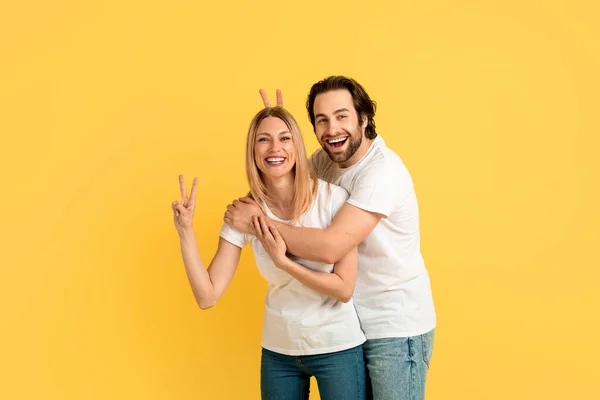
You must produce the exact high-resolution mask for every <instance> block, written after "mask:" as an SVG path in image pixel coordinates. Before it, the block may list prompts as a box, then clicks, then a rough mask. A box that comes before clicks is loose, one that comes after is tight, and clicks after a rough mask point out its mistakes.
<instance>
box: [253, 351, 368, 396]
mask: <svg viewBox="0 0 600 400" xmlns="http://www.w3.org/2000/svg"><path fill="white" fill-rule="evenodd" d="M365 374H366V369H365V364H364V355H363V349H362V346H357V347H354V348H351V349H348V350H343V351H337V352H334V353H326V354H317V355H311V356H287V355H284V354H279V353H274V352H272V351H269V350H266V349H263V350H262V358H261V366H260V391H261V395H262V399H263V400H271V399H272V400H306V399H308V393H309V390H310V377H311V376H314V377H315V378H316V380H317V384H318V385H319V394H320V396H321V399H322V400H366V398H367V397H366V386H365V384H366V376H365Z"/></svg>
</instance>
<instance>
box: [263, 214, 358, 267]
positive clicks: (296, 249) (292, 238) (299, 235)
mask: <svg viewBox="0 0 600 400" xmlns="http://www.w3.org/2000/svg"><path fill="white" fill-rule="evenodd" d="M269 222H270V223H271V224H273V225H275V227H276V228H277V230H278V231H279V233H280V234H281V236H282V237H283V240H285V244H286V245H287V251H288V253H291V254H293V255H295V256H297V257H301V258H304V259H306V260H313V261H320V262H325V263H327V264H334V263H336V262H338V261H339V260H340V259H341V258H342V257H343V256H344V255H345V254H346V253H347V252H348V251H350V250H351V249H352V247H353V244H352V243H346V242H348V240H344V238H338V240H333V238H332V236H333V235H335V232H331V231H330V230H328V229H317V228H304V227H298V226H292V225H288V224H284V223H280V222H277V221H273V220H270V221H269Z"/></svg>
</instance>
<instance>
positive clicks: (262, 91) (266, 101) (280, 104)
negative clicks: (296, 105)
mask: <svg viewBox="0 0 600 400" xmlns="http://www.w3.org/2000/svg"><path fill="white" fill-rule="evenodd" d="M259 93H260V97H262V101H263V104H264V105H265V108H269V107H271V102H270V101H269V96H267V92H266V91H265V89H260V90H259ZM275 96H276V97H277V107H283V95H282V94H281V90H279V89H277V92H276V93H275Z"/></svg>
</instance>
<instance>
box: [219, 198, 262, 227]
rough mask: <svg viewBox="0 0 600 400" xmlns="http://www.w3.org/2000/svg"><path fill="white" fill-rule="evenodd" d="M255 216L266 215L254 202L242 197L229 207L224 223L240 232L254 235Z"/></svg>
mask: <svg viewBox="0 0 600 400" xmlns="http://www.w3.org/2000/svg"><path fill="white" fill-rule="evenodd" d="M255 215H264V214H263V212H262V210H261V209H260V207H259V206H258V204H257V203H256V202H255V201H254V200H252V199H251V198H250V197H242V198H241V199H239V200H234V201H233V203H232V204H230V205H228V206H227V211H225V216H224V217H223V221H224V222H225V223H226V224H227V225H229V226H230V227H232V228H233V229H235V230H236V231H238V232H242V233H250V234H254V225H253V224H252V217H253V216H255Z"/></svg>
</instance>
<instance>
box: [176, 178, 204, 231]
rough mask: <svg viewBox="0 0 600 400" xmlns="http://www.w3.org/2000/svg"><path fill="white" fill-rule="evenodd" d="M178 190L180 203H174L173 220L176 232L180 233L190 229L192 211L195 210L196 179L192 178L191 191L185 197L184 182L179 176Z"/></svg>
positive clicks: (192, 217) (192, 216)
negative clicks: (179, 191)
mask: <svg viewBox="0 0 600 400" xmlns="http://www.w3.org/2000/svg"><path fill="white" fill-rule="evenodd" d="M179 188H180V190H181V201H174V202H173V204H172V207H173V219H174V221H175V228H176V229H177V232H182V231H184V230H186V229H190V228H191V227H192V221H193V219H194V210H195V208H196V189H197V188H198V178H194V183H192V191H191V192H190V196H189V197H188V195H187V190H186V189H185V180H184V179H183V175H179Z"/></svg>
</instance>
